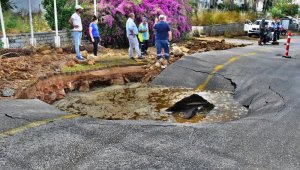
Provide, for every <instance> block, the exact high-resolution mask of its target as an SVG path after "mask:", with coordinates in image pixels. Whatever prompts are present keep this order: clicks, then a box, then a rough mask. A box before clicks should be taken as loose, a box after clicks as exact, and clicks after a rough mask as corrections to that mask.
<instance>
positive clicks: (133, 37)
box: [126, 13, 143, 59]
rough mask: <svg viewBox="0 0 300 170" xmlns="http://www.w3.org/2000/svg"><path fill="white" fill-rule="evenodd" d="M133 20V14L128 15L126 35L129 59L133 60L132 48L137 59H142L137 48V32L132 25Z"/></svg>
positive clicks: (135, 27)
mask: <svg viewBox="0 0 300 170" xmlns="http://www.w3.org/2000/svg"><path fill="white" fill-rule="evenodd" d="M134 18H135V15H134V13H130V14H129V18H128V20H127V22H126V34H127V38H128V41H129V57H130V59H134V56H133V48H134V49H135V52H136V53H137V54H138V57H139V59H143V57H142V54H141V51H140V47H139V41H138V39H137V35H138V33H139V31H138V28H137V26H136V24H135V23H134Z"/></svg>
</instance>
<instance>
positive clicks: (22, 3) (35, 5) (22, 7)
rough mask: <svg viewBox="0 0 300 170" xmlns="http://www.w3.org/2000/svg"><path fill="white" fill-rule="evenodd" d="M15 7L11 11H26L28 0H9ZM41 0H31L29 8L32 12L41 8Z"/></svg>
mask: <svg viewBox="0 0 300 170" xmlns="http://www.w3.org/2000/svg"><path fill="white" fill-rule="evenodd" d="M10 1H11V2H12V3H14V4H15V5H16V6H17V8H16V9H14V10H13V12H20V11H25V12H28V0H10ZM42 1H43V0H31V9H32V11H33V12H39V11H41V10H42V9H43V6H42Z"/></svg>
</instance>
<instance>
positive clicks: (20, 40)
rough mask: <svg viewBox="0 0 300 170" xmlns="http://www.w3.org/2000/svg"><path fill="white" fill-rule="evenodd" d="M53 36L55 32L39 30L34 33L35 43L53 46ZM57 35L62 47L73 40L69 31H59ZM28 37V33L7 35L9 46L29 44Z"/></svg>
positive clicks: (15, 46) (18, 46)
mask: <svg viewBox="0 0 300 170" xmlns="http://www.w3.org/2000/svg"><path fill="white" fill-rule="evenodd" d="M54 36H55V32H40V33H35V34H34V38H36V43H37V45H43V44H49V45H53V46H54V45H55V44H54ZM59 36H60V40H61V46H62V47H66V46H68V45H69V44H71V43H72V41H73V38H72V33H71V32H69V33H68V32H66V31H60V32H59ZM30 37H31V35H30V33H24V34H13V35H8V36H7V38H8V40H9V46H10V48H23V47H25V46H28V45H30V42H29V39H30ZM0 38H2V36H0Z"/></svg>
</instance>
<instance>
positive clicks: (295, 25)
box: [281, 16, 299, 30]
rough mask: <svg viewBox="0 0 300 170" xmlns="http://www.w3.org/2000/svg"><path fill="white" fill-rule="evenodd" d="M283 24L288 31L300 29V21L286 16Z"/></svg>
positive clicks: (282, 21) (282, 20)
mask: <svg viewBox="0 0 300 170" xmlns="http://www.w3.org/2000/svg"><path fill="white" fill-rule="evenodd" d="M281 23H282V26H283V28H284V29H286V30H298V29H299V21H298V19H296V18H293V17H291V16H286V17H284V18H282V19H281Z"/></svg>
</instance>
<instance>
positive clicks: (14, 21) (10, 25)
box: [0, 11, 50, 34]
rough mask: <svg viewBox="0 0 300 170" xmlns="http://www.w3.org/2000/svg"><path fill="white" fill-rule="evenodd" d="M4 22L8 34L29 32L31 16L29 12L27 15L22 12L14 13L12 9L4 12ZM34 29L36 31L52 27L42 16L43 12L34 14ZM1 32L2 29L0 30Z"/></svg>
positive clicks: (47, 29)
mask: <svg viewBox="0 0 300 170" xmlns="http://www.w3.org/2000/svg"><path fill="white" fill-rule="evenodd" d="M3 15H4V23H5V28H6V32H7V33H8V34H18V33H28V32H30V26H29V16H28V12H27V14H25V15H22V14H21V12H20V13H12V12H10V11H6V12H4V14H3ZM32 20H33V29H34V31H35V32H40V31H49V30H50V28H49V26H48V25H47V22H46V20H45V19H44V17H41V13H35V14H33V15H32ZM0 32H1V30H0Z"/></svg>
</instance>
